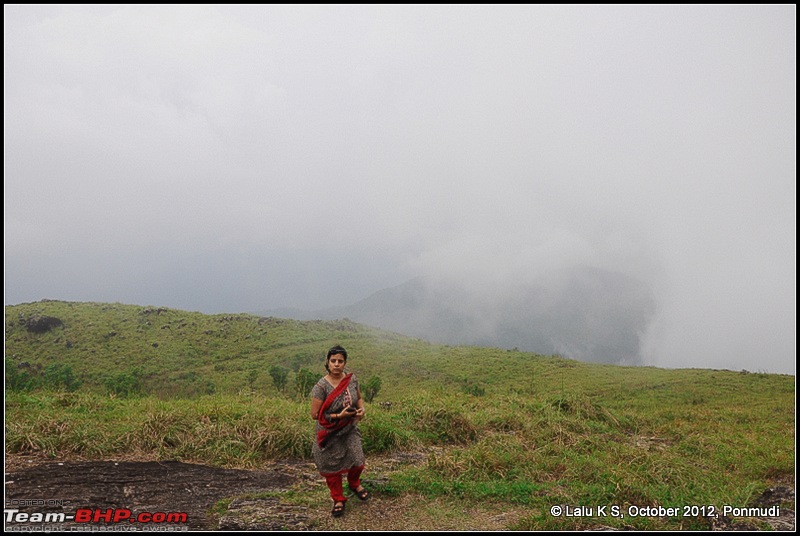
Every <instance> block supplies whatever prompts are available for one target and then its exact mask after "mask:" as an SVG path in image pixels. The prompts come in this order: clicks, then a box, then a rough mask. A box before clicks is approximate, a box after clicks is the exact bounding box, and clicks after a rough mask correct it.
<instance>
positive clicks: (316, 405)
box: [311, 398, 323, 421]
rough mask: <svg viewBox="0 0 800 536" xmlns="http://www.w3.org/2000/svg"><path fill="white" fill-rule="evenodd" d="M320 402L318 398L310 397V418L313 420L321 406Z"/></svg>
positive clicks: (315, 418)
mask: <svg viewBox="0 0 800 536" xmlns="http://www.w3.org/2000/svg"><path fill="white" fill-rule="evenodd" d="M322 402H323V401H322V400H320V399H319V398H312V399H311V418H312V419H314V420H315V421H316V420H317V419H318V418H319V417H318V416H319V409H320V408H321V407H322Z"/></svg>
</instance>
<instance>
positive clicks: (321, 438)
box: [317, 372, 353, 447]
mask: <svg viewBox="0 0 800 536" xmlns="http://www.w3.org/2000/svg"><path fill="white" fill-rule="evenodd" d="M352 377H353V373H352V372H351V373H350V374H348V375H347V376H345V377H344V378H342V381H340V382H339V385H337V386H336V388H335V389H334V390H333V392H332V393H331V394H329V395H328V398H326V399H325V402H323V403H322V407H320V408H319V415H318V416H317V420H318V421H319V424H320V425H321V426H322V430H320V431H318V432H317V445H319V446H320V447H324V446H325V445H324V443H325V439H327V437H328V436H329V435H331V434H333V433H334V432H336V431H338V430H341V429H342V428H344V427H345V426H347V425H348V424H350V423H351V422H352V421H353V417H347V418H344V419H337V420H336V421H329V420H328V419H326V418H325V411H326V410H327V409H328V408H329V407H330V406H331V405H332V404H333V402H334V400H336V399H337V398H339V395H341V394H342V393H343V392H344V390H345V389H347V386H348V385H350V378H352Z"/></svg>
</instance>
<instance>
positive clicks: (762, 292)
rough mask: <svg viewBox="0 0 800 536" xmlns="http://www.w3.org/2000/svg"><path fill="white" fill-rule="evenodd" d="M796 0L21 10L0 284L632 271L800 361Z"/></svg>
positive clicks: (274, 298) (670, 348)
mask: <svg viewBox="0 0 800 536" xmlns="http://www.w3.org/2000/svg"><path fill="white" fill-rule="evenodd" d="M795 9H796V8H795V7H794V6H598V7H591V6H566V7H559V6H503V7H500V8H498V7H494V6H459V7H457V8H456V7H452V6H431V7H423V6H232V7H228V6H222V5H211V6H189V7H184V6H135V5H120V6H22V5H18V6H5V7H4V30H5V31H4V45H5V46H4V49H5V53H4V65H5V109H4V112H5V182H4V184H5V186H4V189H5V217H4V223H5V229H6V231H5V258H6V262H5V271H6V272H5V273H6V278H5V290H6V292H5V303H7V304H9V303H20V302H25V301H35V300H38V299H42V298H51V299H69V300H79V301H120V302H126V303H136V304H142V305H158V306H170V307H179V308H185V309H190V310H200V311H203V312H209V313H213V312H243V311H260V310H266V309H273V308H278V307H301V308H308V309H322V308H326V307H330V306H334V305H347V304H351V303H355V302H357V301H359V300H361V299H363V298H365V297H367V296H370V295H372V294H373V293H375V292H377V291H379V290H381V289H386V288H392V287H395V286H397V285H400V284H401V283H403V282H405V281H407V280H411V279H414V278H418V277H423V278H425V279H426V280H428V281H438V282H439V283H438V284H440V285H443V286H446V285H449V284H452V285H458V286H459V287H462V288H466V289H472V290H473V291H474V292H475V294H474V295H473V299H474V300H475V301H476V302H479V303H486V302H487V300H489V301H490V302H492V303H494V302H493V301H492V299H493V297H497V296H505V295H507V293H509V292H512V293H513V289H514V288H517V286H518V285H520V284H539V283H540V282H542V281H545V282H547V281H550V282H555V281H559V280H560V278H559V274H562V273H563V272H564V270H566V269H568V268H569V267H571V266H574V265H584V266H590V267H594V268H596V269H600V270H608V271H611V272H614V273H619V274H622V275H624V276H626V277H631V278H634V279H636V280H637V281H641V282H642V283H643V284H644V285H645V286H646V287H647V288H648V289H649V291H650V292H651V293H652V295H653V296H654V299H655V304H656V305H655V311H654V313H653V315H652V318H651V321H650V322H649V323H648V324H647V326H646V329H645V330H644V333H643V334H642V339H641V356H640V358H641V362H643V363H645V364H653V365H657V366H666V367H674V366H680V367H684V366H691V367H711V368H729V369H741V368H746V369H749V370H766V371H770V372H788V373H794V370H795V369H794V354H795V304H796V301H795V292H796V286H795V285H796V284H795V279H796V276H795V269H796V268H795V266H796V265H795V253H796V250H795V245H794V244H795V241H796V231H795V228H796V205H795V198H796V168H795V161H796V149H795V146H796V104H795V101H796V85H795V80H796V58H795V51H796V48H795V46H796V44H795V35H796V26H795V20H796V17H795V14H796V13H795Z"/></svg>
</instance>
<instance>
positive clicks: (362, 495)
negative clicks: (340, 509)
mask: <svg viewBox="0 0 800 536" xmlns="http://www.w3.org/2000/svg"><path fill="white" fill-rule="evenodd" d="M350 489H351V490H353V493H355V494H356V497H358V498H359V499H361V500H362V501H366V500H367V499H369V492H368V491H367V490H365V489H364V486H358V488H357V489H354V488H350Z"/></svg>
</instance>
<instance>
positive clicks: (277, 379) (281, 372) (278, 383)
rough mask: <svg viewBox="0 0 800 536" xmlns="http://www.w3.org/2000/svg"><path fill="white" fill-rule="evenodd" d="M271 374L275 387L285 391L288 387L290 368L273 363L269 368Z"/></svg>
mask: <svg viewBox="0 0 800 536" xmlns="http://www.w3.org/2000/svg"><path fill="white" fill-rule="evenodd" d="M269 375H270V376H272V383H273V384H274V385H275V388H276V389H278V390H279V391H283V389H284V388H285V387H286V380H287V379H288V378H289V370H288V369H286V368H284V367H282V366H280V365H272V366H271V367H270V368H269Z"/></svg>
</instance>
